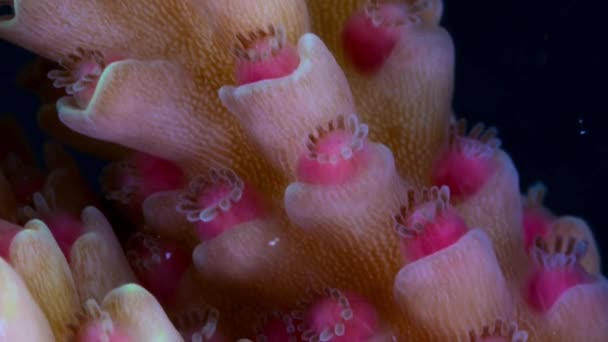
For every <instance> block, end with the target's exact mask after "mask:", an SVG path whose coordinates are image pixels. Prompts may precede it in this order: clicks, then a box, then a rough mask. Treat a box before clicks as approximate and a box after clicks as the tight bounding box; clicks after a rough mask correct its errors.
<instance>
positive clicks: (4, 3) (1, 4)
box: [0, 0, 15, 21]
mask: <svg viewBox="0 0 608 342" xmlns="http://www.w3.org/2000/svg"><path fill="white" fill-rule="evenodd" d="M14 17H15V1H14V0H0V21H5V20H11V19H13V18H14Z"/></svg>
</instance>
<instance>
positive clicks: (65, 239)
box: [41, 211, 85, 260]
mask: <svg viewBox="0 0 608 342" xmlns="http://www.w3.org/2000/svg"><path fill="white" fill-rule="evenodd" d="M41 219H42V221H43V222H44V223H45V224H46V225H47V227H48V228H49V230H50V231H51V234H53V237H54V238H55V241H57V245H59V248H60V249H61V251H62V252H63V255H64V256H65V257H66V259H68V260H69V257H70V251H71V250H72V245H73V244H74V242H76V240H77V239H78V238H79V237H80V236H81V235H82V234H83V233H84V231H85V229H84V226H83V225H82V223H81V222H80V220H79V219H78V218H76V217H74V216H72V215H70V214H68V213H65V212H61V211H56V212H53V213H50V214H49V215H48V216H46V217H42V218H41Z"/></svg>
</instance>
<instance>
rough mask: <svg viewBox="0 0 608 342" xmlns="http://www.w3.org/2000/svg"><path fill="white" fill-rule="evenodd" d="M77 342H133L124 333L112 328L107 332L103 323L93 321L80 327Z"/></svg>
mask: <svg viewBox="0 0 608 342" xmlns="http://www.w3.org/2000/svg"><path fill="white" fill-rule="evenodd" d="M76 341H77V342H132V341H133V340H132V339H131V338H130V337H129V336H128V335H127V334H125V333H124V332H122V331H120V330H118V329H115V328H112V329H111V330H110V331H106V328H104V326H103V323H102V322H98V321H91V322H88V323H86V324H85V325H84V326H82V327H80V329H79V330H78V333H77V335H76Z"/></svg>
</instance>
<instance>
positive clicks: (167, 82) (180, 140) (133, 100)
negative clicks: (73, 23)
mask: <svg viewBox="0 0 608 342" xmlns="http://www.w3.org/2000/svg"><path fill="white" fill-rule="evenodd" d="M97 88H98V89H97V91H96V92H95V94H94V95H93V98H92V100H91V103H89V104H88V106H87V107H86V108H79V107H78V106H77V104H76V103H75V102H74V101H73V99H72V98H70V97H64V98H62V99H61V100H59V102H58V104H57V106H58V110H59V117H60V119H61V120H62V121H63V122H64V123H65V124H66V125H68V126H69V127H70V128H72V129H74V130H76V131H78V132H80V133H83V134H86V135H89V136H93V137H95V138H98V139H102V140H106V141H111V142H115V143H118V144H121V145H123V146H127V147H130V148H133V149H135V150H138V151H145V152H147V153H150V154H152V155H156V156H159V157H162V158H164V159H167V160H171V161H174V162H176V163H178V164H179V165H180V166H182V167H184V168H185V169H186V170H193V169H197V168H201V167H203V166H204V165H210V164H213V163H218V162H219V163H226V164H229V163H230V157H229V156H230V153H229V152H230V145H231V137H230V135H229V133H228V132H227V131H225V129H224V127H222V125H221V124H220V123H219V122H218V119H217V118H215V117H213V116H202V115H201V114H202V113H203V112H204V108H205V104H204V101H203V100H201V99H196V100H195V98H196V96H195V95H194V94H195V92H196V90H195V85H194V83H193V80H192V78H191V76H189V75H188V74H187V73H185V70H183V69H182V68H180V67H179V66H178V65H176V64H173V63H169V62H162V61H153V62H142V61H135V60H126V61H123V62H115V63H112V64H110V65H109V66H108V67H107V68H106V69H105V71H104V73H103V74H102V76H101V78H100V80H99V84H98V85H97ZM168 127H171V132H168V131H167V128H168ZM178 132H179V133H178Z"/></svg>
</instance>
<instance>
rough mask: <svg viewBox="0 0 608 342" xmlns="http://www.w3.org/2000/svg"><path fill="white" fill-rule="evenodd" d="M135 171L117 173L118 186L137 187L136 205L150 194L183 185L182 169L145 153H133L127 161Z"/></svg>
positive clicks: (139, 204)
mask: <svg viewBox="0 0 608 342" xmlns="http://www.w3.org/2000/svg"><path fill="white" fill-rule="evenodd" d="M127 162H128V163H129V164H131V165H133V167H134V169H135V172H133V173H128V172H125V173H123V174H121V175H119V179H118V182H119V184H120V185H119V186H121V187H130V186H133V187H134V188H136V189H137V192H136V194H135V198H134V203H133V204H134V205H137V206H138V207H139V206H141V203H142V202H143V201H144V200H145V199H146V198H147V197H148V196H150V195H152V194H154V193H157V192H161V191H169V190H174V189H177V188H179V187H181V186H182V185H183V182H184V175H183V173H182V170H181V169H180V168H179V167H177V165H175V164H173V163H172V162H170V161H167V160H164V159H161V158H158V157H154V156H151V155H149V154H145V153H135V154H133V155H132V156H131V157H130V158H129V159H128V161H127Z"/></svg>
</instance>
